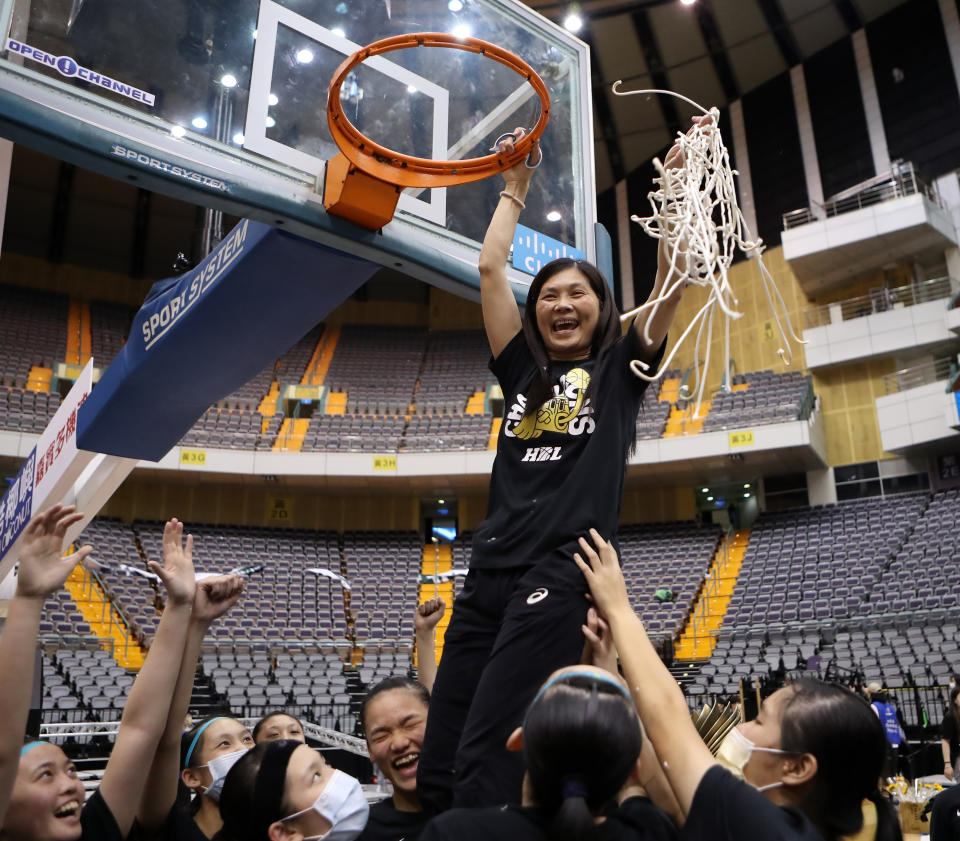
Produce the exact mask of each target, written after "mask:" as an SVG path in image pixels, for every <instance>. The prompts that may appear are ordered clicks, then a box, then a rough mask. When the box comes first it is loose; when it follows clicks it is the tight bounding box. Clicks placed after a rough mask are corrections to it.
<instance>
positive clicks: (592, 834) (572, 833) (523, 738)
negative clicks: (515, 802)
mask: <svg viewBox="0 0 960 841" xmlns="http://www.w3.org/2000/svg"><path fill="white" fill-rule="evenodd" d="M508 744H509V747H510V749H511V750H514V751H522V754H523V759H524V761H525V764H526V768H527V770H526V774H525V776H524V780H523V805H522V806H520V807H514V806H507V807H493V808H487V809H453V810H451V811H449V812H445V813H444V814H442V815H439V816H438V817H436V818H434V819H433V820H432V821H431V822H430V823H429V824H427V826H426V827H425V829H424V830H423V832H422V833H421V834H420V841H492V839H500V838H510V839H513V841H547V839H549V841H586V839H597V841H640V839H650V841H653V839H658V841H661V840H662V841H668V840H669V839H673V838H675V837H676V829H675V828H674V826H673V824H672V823H671V822H670V820H669V819H668V818H667V816H666V815H665V814H664V813H663V812H661V811H660V810H659V809H657V808H656V807H655V806H654V805H653V804H652V803H651V802H650V800H649V799H647V798H646V797H645V796H639V790H638V789H637V788H632V789H630V794H634V795H638V796H631V797H629V799H626V800H624V801H623V802H622V803H621V804H620V807H619V808H618V809H613V810H611V809H610V808H609V807H610V806H611V804H615V803H616V799H617V797H618V794H620V793H621V791H623V790H624V789H625V787H626V786H627V785H628V783H629V781H630V780H631V778H632V777H633V778H636V777H637V776H638V775H639V774H643V775H644V776H651V774H654V773H656V772H657V769H656V762H649V763H648V762H641V753H642V751H641V748H642V746H643V734H642V731H641V728H640V723H639V721H638V720H637V713H636V710H635V709H634V706H633V701H632V700H631V699H630V695H629V693H628V692H627V689H626V687H625V686H624V685H623V684H622V682H621V681H620V680H619V679H618V678H616V677H614V676H613V675H611V674H610V673H608V672H605V671H603V670H602V669H597V668H593V667H591V666H571V667H570V668H566V669H561V670H560V671H558V672H555V673H554V674H553V675H551V677H550V679H549V680H547V682H546V683H545V684H544V685H543V686H542V687H541V688H540V691H539V692H538V693H537V695H536V697H535V698H534V699H533V702H532V703H531V704H530V708H529V709H528V710H527V714H526V717H525V718H524V721H523V726H522V727H518V728H517V729H516V730H515V731H514V732H513V733H512V734H511V736H510V739H509V740H508ZM647 764H649V765H651V766H652V771H650V772H647V771H644V770H643V769H644V766H645V765H647ZM607 813H609V814H610V816H609V817H605V815H606V814H607Z"/></svg>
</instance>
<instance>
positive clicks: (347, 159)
mask: <svg viewBox="0 0 960 841" xmlns="http://www.w3.org/2000/svg"><path fill="white" fill-rule="evenodd" d="M412 47H449V48H451V49H455V50H465V51H466V52H470V53H477V54H479V55H482V56H486V57H487V58H491V59H493V60H494V61H498V62H500V64H503V65H504V66H506V67H509V68H510V69H511V70H513V71H515V72H516V73H518V74H520V75H521V76H523V77H524V78H525V79H526V80H527V81H528V82H529V83H530V85H531V86H532V87H533V89H534V91H535V92H536V94H537V96H539V97H540V118H539V119H538V120H537V124H536V125H535V126H534V127H533V129H531V131H530V132H529V133H528V134H525V135H524V136H523V138H522V139H521V140H520V141H519V142H518V143H516V144H515V146H514V150H513V152H512V153H511V154H509V155H507V154H501V153H500V152H499V151H497V152H494V153H493V154H490V155H484V156H483V157H480V158H466V159H464V160H462V161H435V160H431V159H430V158H415V157H413V156H411V155H404V154H401V153H400V152H395V151H394V150H392V149H388V148H387V147H386V146H381V145H380V144H379V143H375V142H373V141H372V140H370V139H369V138H367V137H365V136H364V135H363V134H362V133H361V132H360V131H359V130H358V129H357V128H356V126H354V125H353V124H352V123H351V122H350V121H349V120H348V119H347V117H346V114H344V111H343V106H342V105H341V103H340V87H341V85H342V84H343V82H344V80H345V79H346V77H347V75H348V74H349V73H350V71H352V70H353V69H354V68H355V67H357V66H358V65H360V64H362V63H363V62H364V61H366V60H367V59H368V58H372V57H373V56H377V55H381V54H382V53H388V52H392V51H394V50H403V49H410V48H412ZM549 118H550V94H549V92H548V91H547V86H546V85H545V84H544V83H543V80H542V79H541V78H540V76H538V75H537V73H536V72H535V71H534V70H533V68H531V67H530V65H528V64H527V63H526V62H525V61H523V60H522V59H521V58H519V57H517V56H515V55H514V54H513V53H511V52H508V51H507V50H504V49H502V48H501V47H498V46H496V45H495V44H491V43H488V42H487V41H481V40H480V39H479V38H458V37H456V36H455V35H449V34H447V33H445V32H418V33H412V34H410V35H395V36H393V37H392V38H384V39H382V40H380V41H374V43H372V44H369V45H368V46H366V47H363V48H361V49H359V50H357V51H356V52H355V53H354V54H353V55H351V56H349V57H348V58H347V59H346V60H345V61H344V62H343V64H341V65H340V67H338V68H337V71H336V73H335V74H334V77H333V80H332V81H331V82H330V90H329V94H328V96H327V124H328V125H329V127H330V134H331V136H332V137H333V142H334V143H336V144H337V147H338V148H339V149H340V152H339V153H338V154H337V155H335V156H334V157H333V158H331V159H330V160H329V161H328V162H327V169H326V181H325V184H324V191H323V204H324V207H326V209H327V212H328V213H333V214H335V215H337V216H343V217H344V218H346V219H349V220H350V221H351V222H355V223H356V224H358V225H362V226H363V227H365V228H369V229H370V230H376V229H377V228H381V227H383V226H384V225H386V224H387V223H388V222H389V221H390V220H391V219H392V218H393V214H394V212H395V211H396V209H397V202H398V201H399V199H400V193H401V192H402V191H403V190H404V189H405V188H407V187H449V186H451V185H453V184H467V183H469V182H471V181H480V180H481V179H483V178H488V177H490V176H491V175H496V174H497V173H498V172H503V171H504V170H506V169H509V168H510V167H512V166H515V165H516V164H518V163H520V161H522V160H525V159H526V158H527V156H528V155H529V154H530V152H531V150H532V148H533V144H534V143H535V142H536V141H537V140H539V138H540V137H541V135H543V132H544V129H546V127H547V121H548V120H549Z"/></svg>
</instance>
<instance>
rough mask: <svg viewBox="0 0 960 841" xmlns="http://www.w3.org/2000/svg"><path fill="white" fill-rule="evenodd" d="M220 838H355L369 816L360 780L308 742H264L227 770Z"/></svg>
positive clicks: (221, 840) (347, 840) (281, 840)
mask: <svg viewBox="0 0 960 841" xmlns="http://www.w3.org/2000/svg"><path fill="white" fill-rule="evenodd" d="M220 811H221V813H222V814H223V829H222V830H221V831H220V832H219V833H218V834H217V835H216V839H215V841H319V839H321V838H322V839H324V841H353V839H354V838H356V837H357V836H358V835H359V834H360V832H361V831H362V830H363V827H364V826H365V825H366V822H367V813H368V811H369V807H368V806H367V800H366V797H365V796H364V794H363V789H362V788H361V787H360V783H359V782H358V781H357V780H356V779H354V778H353V777H351V776H350V775H349V774H345V773H344V772H343V771H338V770H337V769H335V768H331V767H330V766H329V765H327V763H326V761H325V760H324V758H323V754H322V753H320V752H319V751H316V750H314V749H313V748H311V747H308V746H307V745H305V744H303V743H302V742H297V741H292V740H288V739H283V740H280V741H277V742H261V743H260V744H259V745H257V746H256V747H255V748H253V749H252V750H251V751H249V752H247V753H246V754H244V755H243V756H242V757H241V758H240V759H239V760H238V761H237V763H236V764H235V765H234V766H233V768H231V769H230V773H229V774H227V780H226V783H225V784H224V787H223V794H222V796H221V798H220Z"/></svg>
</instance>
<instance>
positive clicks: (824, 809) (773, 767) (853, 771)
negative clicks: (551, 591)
mask: <svg viewBox="0 0 960 841" xmlns="http://www.w3.org/2000/svg"><path fill="white" fill-rule="evenodd" d="M590 537H591V540H590V541H587V540H586V539H582V540H581V541H580V552H579V553H578V554H577V558H576V560H577V564H578V565H579V567H580V568H581V569H582V570H583V572H584V575H585V576H586V578H587V582H588V584H589V585H590V592H591V593H592V594H593V598H594V601H595V603H596V607H597V610H598V611H599V612H600V613H601V614H602V615H603V616H604V617H605V618H606V621H607V622H608V623H609V626H610V630H611V631H612V633H613V642H614V644H615V645H616V647H617V650H618V651H619V652H620V662H621V664H622V666H623V670H624V674H625V675H626V678H627V681H628V683H629V685H630V688H631V693H632V695H633V698H634V700H635V701H636V704H637V710H638V711H639V713H640V718H641V720H642V721H643V725H644V727H645V729H646V731H647V733H648V734H649V736H650V741H651V742H653V745H654V747H655V748H656V751H657V754H658V755H659V757H660V759H662V760H663V767H664V769H665V772H666V776H667V779H668V781H669V783H670V786H671V787H672V789H673V791H674V793H675V795H676V797H677V800H678V801H679V805H680V809H681V811H682V813H683V814H684V815H685V816H686V822H685V824H684V828H683V834H684V837H685V838H687V839H689V840H690V841H700V840H701V839H703V841H707V840H708V839H709V841H767V839H770V841H774V839H775V841H842V839H845V838H849V837H853V836H855V835H856V834H857V833H858V832H859V831H860V829H861V827H862V826H863V801H864V800H870V801H871V802H872V804H873V806H874V807H875V808H876V814H877V824H876V828H875V834H874V835H873V837H874V838H875V841H899V839H900V827H899V824H898V822H897V818H896V816H895V815H894V814H893V810H892V809H891V808H890V804H889V803H888V802H887V801H886V800H885V798H884V797H883V796H882V794H881V792H880V791H879V789H878V781H879V779H880V776H881V774H882V773H883V766H884V762H885V759H886V754H887V740H886V737H885V736H884V734H883V727H882V726H881V724H880V720H879V719H878V718H877V716H876V715H875V714H874V712H873V710H872V709H870V705H869V704H868V703H867V702H866V701H865V700H864V699H863V698H860V697H859V696H857V695H854V694H853V693H852V692H850V691H849V690H848V689H846V688H845V687H843V686H839V685H836V684H828V683H824V682H822V681H819V680H809V679H807V680H800V681H796V682H794V683H791V684H789V685H787V686H785V687H783V688H782V689H778V690H777V691H776V692H774V693H773V694H772V695H770V696H769V697H768V698H766V699H765V700H764V702H763V704H762V706H761V707H760V712H759V713H758V715H757V717H756V718H754V719H753V720H752V721H748V722H746V723H745V724H742V725H740V726H739V727H737V728H734V729H733V730H731V731H730V734H729V735H728V736H727V737H726V738H725V739H724V741H723V743H722V744H721V745H720V749H719V752H718V754H717V756H716V757H714V756H713V754H711V753H710V750H709V749H708V748H707V746H706V745H705V744H704V743H703V740H702V739H701V738H700V736H699V734H698V733H697V731H696V728H695V727H694V725H693V722H692V721H691V719H690V712H689V710H688V708H687V702H686V700H685V699H684V697H683V693H682V692H681V690H680V688H679V686H678V685H677V682H676V680H675V679H674V678H673V676H672V675H671V674H670V672H668V671H667V668H666V666H664V665H663V663H662V662H661V660H660V658H659V657H658V656H657V653H656V651H654V648H653V646H652V645H651V643H650V640H649V639H648V638H647V635H646V632H645V631H644V628H643V624H642V623H641V621H640V618H639V617H638V616H637V615H636V614H635V613H634V612H633V609H632V608H631V607H630V600H629V598H628V597H627V589H626V584H625V583H624V580H623V573H622V572H621V571H620V564H619V563H618V560H617V553H616V551H615V550H614V548H613V546H612V545H611V544H610V543H608V542H607V541H606V540H604V539H603V538H602V537H601V536H600V535H599V534H598V533H597V532H596V531H591V532H590Z"/></svg>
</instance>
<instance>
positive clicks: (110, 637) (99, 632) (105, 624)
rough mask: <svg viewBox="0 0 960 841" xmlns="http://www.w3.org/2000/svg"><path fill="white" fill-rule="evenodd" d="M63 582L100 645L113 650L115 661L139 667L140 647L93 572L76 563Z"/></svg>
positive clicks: (127, 666) (126, 667) (126, 665)
mask: <svg viewBox="0 0 960 841" xmlns="http://www.w3.org/2000/svg"><path fill="white" fill-rule="evenodd" d="M70 551H73V550H72V549H71V550H70ZM66 586H67V590H68V592H69V593H70V595H71V597H72V598H73V600H74V601H75V602H76V603H77V608H78V609H79V610H80V613H81V614H82V615H83V618H84V620H85V621H86V622H88V623H89V625H90V629H91V631H93V633H94V634H95V635H96V636H97V637H99V638H100V640H101V641H102V643H103V648H104V649H106V650H107V651H111V652H112V653H113V659H114V660H116V661H117V665H118V666H122V667H123V668H125V669H133V670H138V669H139V668H140V667H141V666H142V665H143V657H144V653H143V649H142V648H140V644H139V643H138V642H137V641H136V639H135V638H134V636H133V632H132V631H131V629H130V626H129V625H128V624H127V623H126V621H125V619H124V618H123V617H122V615H121V614H120V612H119V611H118V610H117V608H116V606H115V605H114V604H113V603H112V602H111V600H110V599H109V598H108V597H107V596H106V594H105V593H104V592H103V590H102V589H101V587H100V584H99V582H98V581H97V580H96V579H95V578H94V576H93V575H92V573H91V572H90V571H89V570H86V569H84V568H83V567H82V566H77V567H76V568H75V569H74V570H73V572H71V573H70V577H69V578H68V579H67V584H66Z"/></svg>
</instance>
